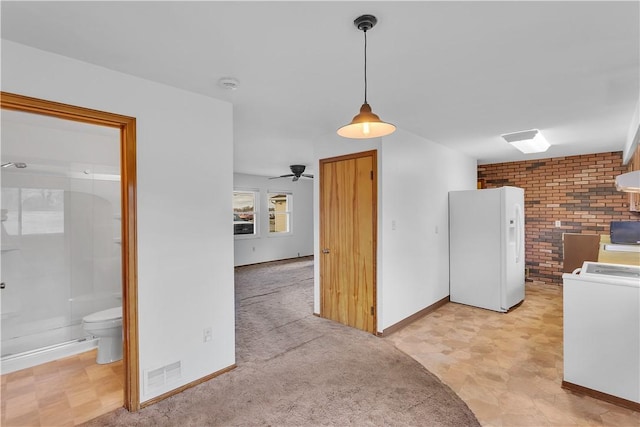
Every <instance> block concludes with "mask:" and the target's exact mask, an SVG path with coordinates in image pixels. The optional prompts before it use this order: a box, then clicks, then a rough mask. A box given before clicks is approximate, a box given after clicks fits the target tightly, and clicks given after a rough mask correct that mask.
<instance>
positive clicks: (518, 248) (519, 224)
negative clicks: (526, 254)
mask: <svg viewBox="0 0 640 427" xmlns="http://www.w3.org/2000/svg"><path fill="white" fill-rule="evenodd" d="M515 208H516V251H515V252H516V262H517V263H518V262H520V257H521V256H522V251H521V246H522V240H523V237H524V236H522V234H523V227H522V219H521V217H522V208H521V207H520V205H519V204H516V206H515Z"/></svg>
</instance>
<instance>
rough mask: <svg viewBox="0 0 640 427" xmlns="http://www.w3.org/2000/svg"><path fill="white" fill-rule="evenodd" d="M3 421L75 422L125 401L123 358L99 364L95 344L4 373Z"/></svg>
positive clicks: (7, 424) (31, 423)
mask: <svg viewBox="0 0 640 427" xmlns="http://www.w3.org/2000/svg"><path fill="white" fill-rule="evenodd" d="M1 379H2V389H1V390H2V396H1V397H2V416H1V420H0V425H2V426H5V427H10V426H29V427H36V426H56V427H58V426H73V425H77V424H81V423H83V422H85V421H88V420H90V419H93V418H95V417H97V416H98V415H102V414H106V413H107V412H110V411H112V410H114V409H117V408H119V407H121V406H122V405H123V403H124V397H123V387H124V370H123V365H122V361H119V362H114V363H109V364H106V365H98V364H96V350H92V351H89V352H86V353H81V354H78V355H75V356H71V357H67V358H64V359H60V360H56V361H54V362H49V363H45V364H43V365H38V366H35V367H33V368H28V369H23V370H20V371H16V372H12V373H9V374H6V375H2V378H1Z"/></svg>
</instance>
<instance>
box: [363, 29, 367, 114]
mask: <svg viewBox="0 0 640 427" xmlns="http://www.w3.org/2000/svg"><path fill="white" fill-rule="evenodd" d="M364 103H365V104H366V103H367V30H364Z"/></svg>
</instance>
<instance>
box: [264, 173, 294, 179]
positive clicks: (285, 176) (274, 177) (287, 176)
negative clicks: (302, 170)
mask: <svg viewBox="0 0 640 427" xmlns="http://www.w3.org/2000/svg"><path fill="white" fill-rule="evenodd" d="M290 176H295V175H294V174H292V173H290V174H287V175H280V176H272V177H271V178H269V179H278V178H289V177H290Z"/></svg>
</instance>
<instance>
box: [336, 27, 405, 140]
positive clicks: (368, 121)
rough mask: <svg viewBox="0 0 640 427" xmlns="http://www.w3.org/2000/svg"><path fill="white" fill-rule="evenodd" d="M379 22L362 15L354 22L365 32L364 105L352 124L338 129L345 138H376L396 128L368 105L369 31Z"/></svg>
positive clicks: (339, 133)
mask: <svg viewBox="0 0 640 427" xmlns="http://www.w3.org/2000/svg"><path fill="white" fill-rule="evenodd" d="M377 22H378V20H377V19H376V17H375V16H373V15H362V16H360V17H358V18H356V19H355V21H353V24H354V25H355V26H356V28H357V29H359V30H361V31H362V32H364V104H362V107H360V113H359V114H358V115H356V116H355V117H354V118H353V120H351V123H349V124H348V125H345V126H342V127H341V128H340V129H338V135H340V136H343V137H345V138H355V139H364V138H376V137H380V136H386V135H389V134H391V133H393V132H394V131H395V130H396V127H395V126H394V125H392V124H391V123H386V122H383V121H382V120H380V117H378V116H377V115H376V114H374V113H373V112H372V111H371V106H370V105H369V104H368V103H367V31H369V30H370V29H372V28H373V26H374V25H376V23H377Z"/></svg>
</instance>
